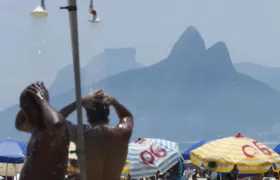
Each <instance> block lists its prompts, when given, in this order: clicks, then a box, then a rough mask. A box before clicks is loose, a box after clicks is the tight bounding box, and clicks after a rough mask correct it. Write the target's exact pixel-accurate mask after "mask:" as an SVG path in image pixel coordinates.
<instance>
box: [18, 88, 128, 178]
mask: <svg viewBox="0 0 280 180" xmlns="http://www.w3.org/2000/svg"><path fill="white" fill-rule="evenodd" d="M82 104H83V107H84V108H85V110H86V114H87V118H88V122H89V124H90V125H91V127H89V128H85V130H84V138H85V155H86V173H87V179H88V180H119V179H120V176H121V172H122V169H123V167H124V164H125V161H126V156H127V151H128V143H129V139H130V137H131V134H132V130H133V117H132V114H131V113H130V112H129V110H128V109H127V108H126V107H124V105H122V104H121V103H119V102H118V101H117V100H116V99H115V98H113V97H110V96H109V95H107V94H105V93H104V92H103V90H99V91H97V92H95V93H94V94H90V95H88V96H87V97H85V98H83V101H82ZM110 106H113V107H114V109H115V111H116V113H117V114H118V116H119V119H120V121H119V124H118V125H117V126H116V127H112V126H111V125H109V114H110V109H109V107H110ZM75 110H76V102H73V103H71V104H69V105H68V106H66V107H65V108H63V109H62V110H61V111H60V113H61V114H62V115H63V116H64V117H65V118H66V117H68V115H70V114H71V113H72V112H73V111H75ZM19 119H20V118H19ZM20 124H28V122H27V123H23V120H21V123H20ZM24 127H25V128H26V131H28V127H29V126H28V125H18V128H21V129H24ZM68 130H69V132H70V139H71V141H73V142H75V143H76V144H77V126H76V125H73V124H72V123H71V122H68Z"/></svg>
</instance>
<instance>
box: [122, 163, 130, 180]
mask: <svg viewBox="0 0 280 180" xmlns="http://www.w3.org/2000/svg"><path fill="white" fill-rule="evenodd" d="M129 174H130V162H125V165H124V168H123V170H122V175H121V179H128V175H129Z"/></svg>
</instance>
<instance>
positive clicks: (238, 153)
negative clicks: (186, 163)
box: [190, 133, 280, 174]
mask: <svg viewBox="0 0 280 180" xmlns="http://www.w3.org/2000/svg"><path fill="white" fill-rule="evenodd" d="M190 156H191V161H192V163H193V164H195V165H197V166H200V165H201V164H204V166H205V167H206V168H208V169H215V170H216V171H218V172H230V171H231V170H232V169H233V168H234V167H235V166H236V167H237V169H238V171H239V173H242V174H258V173H265V172H267V171H268V170H269V169H270V168H271V167H272V168H273V170H275V171H279V170H280V156H279V155H278V154H277V153H275V152H274V151H273V150H272V149H270V148H269V147H267V146H265V145H264V144H262V143H260V142H257V141H255V140H253V139H250V138H247V137H243V136H242V135H241V134H240V133H238V134H237V135H236V136H233V137H227V138H223V139H218V140H215V141H211V142H209V143H207V144H205V145H203V146H201V147H199V148H197V149H195V150H193V151H191V153H190Z"/></svg>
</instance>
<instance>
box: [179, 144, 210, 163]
mask: <svg viewBox="0 0 280 180" xmlns="http://www.w3.org/2000/svg"><path fill="white" fill-rule="evenodd" d="M213 140H214V139H211V140H202V141H198V142H197V143H195V144H194V145H192V146H191V147H190V148H189V149H187V150H186V151H185V152H183V153H182V156H183V158H184V159H185V160H189V159H191V158H190V152H191V151H192V150H194V149H196V148H198V147H200V146H202V145H204V144H206V143H208V142H211V141H213Z"/></svg>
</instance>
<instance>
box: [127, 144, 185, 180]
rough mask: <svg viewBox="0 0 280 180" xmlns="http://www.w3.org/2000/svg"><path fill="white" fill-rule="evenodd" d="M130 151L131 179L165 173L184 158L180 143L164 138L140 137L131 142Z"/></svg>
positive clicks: (128, 160)
mask: <svg viewBox="0 0 280 180" xmlns="http://www.w3.org/2000/svg"><path fill="white" fill-rule="evenodd" d="M128 151H129V152H128V156H127V162H129V163H130V166H129V169H130V176H131V179H138V178H144V177H151V176H154V175H156V173H157V172H158V171H159V172H161V173H164V172H166V171H167V170H169V169H170V168H172V167H173V166H174V165H175V164H176V163H177V162H178V161H179V160H180V158H182V156H181V154H180V152H179V145H178V143H175V142H171V141H167V140H162V139H148V138H139V139H138V140H136V141H135V142H132V143H130V144H129V150H128Z"/></svg>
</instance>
